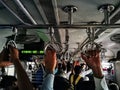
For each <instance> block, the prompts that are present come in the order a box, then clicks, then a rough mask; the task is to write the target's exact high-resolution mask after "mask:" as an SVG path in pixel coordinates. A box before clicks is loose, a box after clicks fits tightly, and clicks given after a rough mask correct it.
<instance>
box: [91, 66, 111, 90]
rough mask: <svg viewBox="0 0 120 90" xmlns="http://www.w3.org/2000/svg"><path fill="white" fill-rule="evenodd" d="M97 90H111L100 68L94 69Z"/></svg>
mask: <svg viewBox="0 0 120 90" xmlns="http://www.w3.org/2000/svg"><path fill="white" fill-rule="evenodd" d="M93 75H94V81H95V88H96V89H95V90H109V89H108V86H107V83H106V80H105V77H104V75H103V72H102V68H101V67H100V66H98V67H96V68H94V69H93Z"/></svg>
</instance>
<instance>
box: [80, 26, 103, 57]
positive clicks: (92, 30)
mask: <svg viewBox="0 0 120 90" xmlns="http://www.w3.org/2000/svg"><path fill="white" fill-rule="evenodd" d="M86 33H87V35H88V42H86V44H84V45H83V46H82V47H81V53H83V54H85V55H86V56H89V54H88V51H90V50H96V49H97V50H101V45H100V44H98V43H96V42H95V41H94V40H95V28H92V27H90V28H88V29H87V30H86Z"/></svg>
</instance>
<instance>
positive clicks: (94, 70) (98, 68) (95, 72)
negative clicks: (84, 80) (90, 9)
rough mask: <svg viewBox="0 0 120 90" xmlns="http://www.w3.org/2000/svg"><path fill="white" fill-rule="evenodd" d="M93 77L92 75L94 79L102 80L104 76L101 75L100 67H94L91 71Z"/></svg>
mask: <svg viewBox="0 0 120 90" xmlns="http://www.w3.org/2000/svg"><path fill="white" fill-rule="evenodd" d="M93 75H94V77H96V78H103V77H104V75H103V73H102V69H101V67H96V68H94V69H93Z"/></svg>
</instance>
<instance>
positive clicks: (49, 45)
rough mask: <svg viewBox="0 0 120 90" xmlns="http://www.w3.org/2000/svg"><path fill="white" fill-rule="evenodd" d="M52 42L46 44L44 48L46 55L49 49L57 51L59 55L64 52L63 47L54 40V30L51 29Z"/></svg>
mask: <svg viewBox="0 0 120 90" xmlns="http://www.w3.org/2000/svg"><path fill="white" fill-rule="evenodd" d="M49 30H50V39H51V40H50V41H49V42H48V43H47V44H46V46H45V48H44V53H46V50H47V49H51V50H55V51H56V53H57V54H60V53H61V52H62V49H63V48H62V45H61V44H60V43H59V42H56V41H55V39H54V29H53V28H52V27H50V29H49Z"/></svg>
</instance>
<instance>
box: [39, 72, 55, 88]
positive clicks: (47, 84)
mask: <svg viewBox="0 0 120 90" xmlns="http://www.w3.org/2000/svg"><path fill="white" fill-rule="evenodd" d="M53 83H54V74H47V76H45V78H44V80H43V84H42V89H41V90H53Z"/></svg>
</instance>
